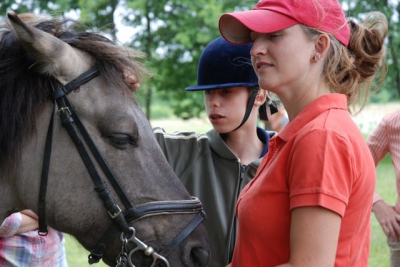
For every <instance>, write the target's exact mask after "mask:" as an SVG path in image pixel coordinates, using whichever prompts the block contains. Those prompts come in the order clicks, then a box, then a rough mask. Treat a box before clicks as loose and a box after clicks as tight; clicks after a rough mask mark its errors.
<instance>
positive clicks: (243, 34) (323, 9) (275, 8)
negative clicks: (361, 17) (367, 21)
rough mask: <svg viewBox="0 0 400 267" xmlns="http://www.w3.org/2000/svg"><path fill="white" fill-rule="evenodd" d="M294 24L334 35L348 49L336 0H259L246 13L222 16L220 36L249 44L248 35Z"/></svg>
mask: <svg viewBox="0 0 400 267" xmlns="http://www.w3.org/2000/svg"><path fill="white" fill-rule="evenodd" d="M296 24H303V25H306V26H308V27H311V28H314V29H317V30H320V31H322V32H326V33H329V34H331V35H333V36H334V37H335V38H336V39H337V40H339V41H340V42H341V43H342V44H343V45H345V46H346V47H347V45H348V44H349V39H350V28H349V26H348V24H347V21H346V16H345V15H344V12H343V10H342V7H341V5H340V3H339V2H338V0H261V1H260V2H258V4H257V5H256V6H255V7H254V8H253V9H252V10H248V11H241V12H232V13H227V14H223V15H222V16H221V18H220V19H219V31H220V33H221V35H222V37H223V38H224V39H225V40H227V41H228V42H230V43H232V44H246V43H251V42H252V40H251V39H250V32H251V31H254V32H259V33H271V32H276V31H280V30H283V29H286V28H289V27H291V26H294V25H296Z"/></svg>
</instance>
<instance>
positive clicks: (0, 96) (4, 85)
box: [0, 14, 149, 167]
mask: <svg viewBox="0 0 400 267" xmlns="http://www.w3.org/2000/svg"><path fill="white" fill-rule="evenodd" d="M19 17H20V18H21V17H22V19H23V20H24V21H26V22H28V23H29V24H31V25H34V26H35V27H36V28H38V29H40V30H43V31H45V32H47V33H50V34H52V35H54V36H56V37H57V38H59V39H60V40H62V41H64V42H66V43H68V44H69V45H71V46H73V47H75V48H78V49H81V50H83V51H86V52H88V53H89V54H90V55H92V56H93V57H94V58H95V61H96V64H97V65H98V67H99V69H100V72H101V74H102V75H103V76H104V79H106V80H108V81H111V82H112V81H114V83H115V84H116V85H118V86H119V87H120V86H121V85H123V84H124V81H123V79H122V77H123V73H124V71H125V70H133V71H134V72H135V74H136V75H137V76H138V77H141V76H144V75H147V74H149V72H148V71H147V70H146V69H145V68H144V67H143V66H142V65H141V64H140V63H139V62H138V61H137V59H138V58H142V57H143V54H142V53H140V52H138V51H136V50H133V49H130V48H127V47H120V46H117V45H115V44H114V43H113V42H112V41H110V40H109V39H107V38H106V37H104V36H102V35H100V34H97V33H93V32H89V31H85V30H84V28H83V27H80V29H77V28H78V27H77V26H82V25H80V24H79V23H75V22H73V21H72V20H56V19H50V20H46V19H44V18H43V17H38V16H36V15H33V14H25V15H19ZM0 26H1V28H0V151H1V152H0V167H4V166H5V164H6V163H7V165H8V166H11V167H12V166H13V164H12V163H15V162H17V161H18V158H19V156H20V150H21V144H22V141H23V138H29V136H30V135H31V134H32V133H33V131H34V130H35V125H34V123H35V118H36V116H37V114H38V112H41V111H42V108H43V106H44V104H45V102H46V101H47V100H48V96H49V94H50V92H51V90H52V88H51V80H52V78H49V77H46V76H45V75H39V74H38V72H37V70H36V69H35V68H36V67H35V62H33V60H32V58H31V57H30V56H29V55H28V54H27V53H26V52H25V50H23V48H22V46H21V45H20V44H19V43H18V40H17V39H16V37H15V35H14V34H13V32H12V30H11V29H10V27H9V25H8V24H7V23H5V22H2V23H0ZM10 163H11V164H10Z"/></svg>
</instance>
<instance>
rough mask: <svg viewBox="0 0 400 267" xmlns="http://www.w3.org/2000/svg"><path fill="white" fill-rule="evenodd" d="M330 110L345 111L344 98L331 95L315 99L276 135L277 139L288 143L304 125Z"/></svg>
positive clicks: (343, 96) (345, 99)
mask: <svg viewBox="0 0 400 267" xmlns="http://www.w3.org/2000/svg"><path fill="white" fill-rule="evenodd" d="M330 109H342V110H347V98H346V96H345V95H343V94H335V93H332V94H327V95H323V96H321V97H319V98H317V99H316V100H314V101H313V102H312V103H310V104H309V105H308V106H306V107H305V108H304V109H303V110H302V111H301V112H300V113H299V114H298V115H297V116H296V117H295V119H294V120H293V121H290V122H289V123H288V124H287V125H286V126H285V127H284V128H283V129H282V131H281V132H280V133H279V134H278V137H279V138H280V139H282V140H283V141H285V142H287V141H289V140H290V139H291V138H292V137H293V136H295V135H296V134H297V132H298V131H300V129H301V128H303V126H304V125H306V124H307V123H309V122H310V121H312V120H313V119H315V118H316V117H317V116H318V115H319V114H321V113H323V112H324V111H327V110H330Z"/></svg>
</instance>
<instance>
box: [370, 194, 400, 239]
mask: <svg viewBox="0 0 400 267" xmlns="http://www.w3.org/2000/svg"><path fill="white" fill-rule="evenodd" d="M372 211H373V212H374V213H375V217H376V219H377V220H378V222H379V224H380V225H381V227H382V230H383V232H384V233H385V235H386V236H387V237H388V238H389V240H391V241H400V214H398V213H397V212H396V211H395V209H394V206H391V205H388V204H386V203H385V201H383V200H379V201H377V202H375V203H374V205H373V206H372Z"/></svg>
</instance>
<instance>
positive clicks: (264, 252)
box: [232, 94, 375, 267]
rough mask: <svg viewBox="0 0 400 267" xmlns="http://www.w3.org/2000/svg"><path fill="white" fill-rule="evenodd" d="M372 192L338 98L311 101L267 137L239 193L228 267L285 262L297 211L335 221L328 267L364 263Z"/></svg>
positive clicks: (364, 156)
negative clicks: (327, 213)
mask: <svg viewBox="0 0 400 267" xmlns="http://www.w3.org/2000/svg"><path fill="white" fill-rule="evenodd" d="M374 188H375V165H374V161H373V159H372V156H371V154H370V152H369V150H368V147H367V145H366V143H365V141H364V138H363V136H362V134H361V132H360V131H359V129H358V128H357V126H356V125H355V123H354V122H353V120H352V119H351V118H350V116H349V114H348V112H347V101H346V97H345V96H344V95H341V94H329V95H324V96H322V97H320V98H318V99H317V100H315V101H314V102H313V103H311V104H310V105H308V106H307V107H306V108H305V109H304V110H302V111H301V113H300V114H299V115H298V116H297V117H296V118H295V119H294V120H293V121H291V122H290V123H289V124H288V125H286V127H285V128H284V129H283V130H282V131H281V132H280V133H279V135H278V136H277V137H274V138H272V139H271V141H270V148H269V152H268V154H267V156H266V158H264V160H263V161H262V163H261V165H260V167H259V169H258V171H257V174H256V176H255V178H254V179H253V181H252V182H251V183H249V184H248V185H247V186H246V187H245V188H244V189H243V191H242V193H241V194H240V196H239V199H238V202H237V206H236V213H237V216H238V222H239V228H238V237H237V243H236V247H235V252H234V257H233V264H232V266H233V267H248V266H251V267H256V266H262V267H268V266H276V265H279V264H283V263H287V262H288V261H289V257H290V234H289V233H290V220H291V210H292V209H294V208H297V207H305V206H321V207H324V208H326V209H329V210H331V211H333V212H336V213H338V214H339V215H340V216H341V217H342V222H341V228H340V233H339V243H338V247H337V254H336V260H335V266H336V267H339V266H348V267H350V266H368V257H369V248H370V214H371V209H372V203H371V200H372V196H373V192H374ZM326 231H329V229H326Z"/></svg>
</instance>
